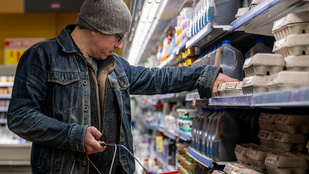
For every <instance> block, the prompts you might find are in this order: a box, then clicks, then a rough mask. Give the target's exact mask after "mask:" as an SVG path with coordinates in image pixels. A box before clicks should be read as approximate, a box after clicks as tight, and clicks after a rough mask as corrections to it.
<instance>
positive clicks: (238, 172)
mask: <svg viewBox="0 0 309 174" xmlns="http://www.w3.org/2000/svg"><path fill="white" fill-rule="evenodd" d="M230 174H262V173H261V172H258V171H255V170H252V169H235V170H233V171H231V173H230Z"/></svg>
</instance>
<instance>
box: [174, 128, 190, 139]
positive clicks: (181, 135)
mask: <svg viewBox="0 0 309 174" xmlns="http://www.w3.org/2000/svg"><path fill="white" fill-rule="evenodd" d="M175 134H176V135H177V136H179V138H180V139H182V140H184V141H190V140H191V133H185V132H182V131H179V130H175Z"/></svg>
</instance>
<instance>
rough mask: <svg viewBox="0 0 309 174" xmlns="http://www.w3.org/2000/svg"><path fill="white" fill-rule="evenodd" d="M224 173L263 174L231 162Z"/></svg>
mask: <svg viewBox="0 0 309 174" xmlns="http://www.w3.org/2000/svg"><path fill="white" fill-rule="evenodd" d="M223 171H224V172H225V173H227V174H262V173H260V172H257V171H255V170H253V169H251V166H247V165H244V164H240V163H235V162H229V163H227V165H225V167H224V169H223Z"/></svg>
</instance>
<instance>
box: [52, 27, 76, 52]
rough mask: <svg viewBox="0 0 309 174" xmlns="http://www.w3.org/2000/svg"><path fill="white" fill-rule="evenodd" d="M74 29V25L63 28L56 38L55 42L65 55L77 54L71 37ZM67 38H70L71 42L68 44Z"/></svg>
mask: <svg viewBox="0 0 309 174" xmlns="http://www.w3.org/2000/svg"><path fill="white" fill-rule="evenodd" d="M75 27H76V25H75V24H71V25H68V26H66V27H64V29H63V30H61V32H60V34H59V35H58V36H57V37H56V40H57V42H58V43H59V45H60V46H61V47H62V50H63V51H64V52H66V53H73V52H78V50H77V49H76V47H75V45H74V41H73V39H72V37H71V33H72V31H73V30H74V29H75ZM68 38H71V42H68Z"/></svg>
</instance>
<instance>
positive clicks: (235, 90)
mask: <svg viewBox="0 0 309 174" xmlns="http://www.w3.org/2000/svg"><path fill="white" fill-rule="evenodd" d="M242 86H243V82H227V83H225V88H224V94H225V95H242V94H243V92H242Z"/></svg>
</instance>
